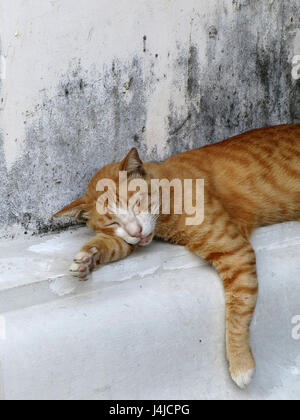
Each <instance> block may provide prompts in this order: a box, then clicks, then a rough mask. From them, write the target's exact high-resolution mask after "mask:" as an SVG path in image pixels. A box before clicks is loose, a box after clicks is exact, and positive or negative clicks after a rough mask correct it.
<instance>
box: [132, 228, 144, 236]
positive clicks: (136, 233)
mask: <svg viewBox="0 0 300 420" xmlns="http://www.w3.org/2000/svg"><path fill="white" fill-rule="evenodd" d="M142 231H143V228H142V226H137V228H136V230H135V232H134V234H133V235H132V236H133V237H134V238H140V237H141V236H142Z"/></svg>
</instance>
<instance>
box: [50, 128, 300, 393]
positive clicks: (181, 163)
mask: <svg viewBox="0 0 300 420" xmlns="http://www.w3.org/2000/svg"><path fill="white" fill-rule="evenodd" d="M120 171H126V172H127V173H128V178H129V179H130V180H132V179H134V180H135V179H137V180H139V179H142V180H144V181H145V182H146V183H147V184H148V185H150V183H151V180H152V179H159V180H162V179H167V180H169V181H171V180H173V179H180V180H182V181H184V179H193V180H196V179H204V208H205V214H204V221H203V222H202V224H201V225H195V226H188V225H187V224H186V216H187V215H186V214H185V213H184V211H183V214H175V213H176V212H175V211H174V205H173V204H172V202H173V198H174V190H173V189H172V190H171V209H170V212H169V214H162V213H159V214H153V212H150V207H149V211H148V212H143V213H142V214H141V213H140V212H138V205H139V200H140V199H141V197H139V194H138V193H137V198H134V200H131V201H130V198H132V197H134V196H133V195H132V194H133V193H132V192H129V193H128V194H129V195H128V203H129V202H130V204H129V205H128V208H126V206H125V207H124V209H126V210H125V211H123V212H118V211H117V210H116V207H114V208H112V207H110V208H108V212H107V214H100V213H99V211H98V210H97V204H96V203H97V200H98V198H99V196H100V194H101V192H99V191H97V189H98V188H97V184H98V182H99V180H102V179H104V178H106V179H111V180H113V181H114V182H115V183H116V184H117V186H119V187H120V185H118V183H119V172H120ZM149 195H151V193H149ZM149 198H150V199H151V197H149ZM116 199H117V201H118V204H119V207H122V205H124V203H123V204H122V202H121V201H122V200H121V199H120V197H119V196H118V195H117V197H116ZM159 200H161V195H160V196H159ZM125 204H126V205H127V203H125ZM156 205H157V207H158V209H159V210H161V203H160V201H159V202H158V203H156ZM62 216H66V217H74V218H77V219H78V220H80V221H85V222H86V223H87V225H88V226H90V227H91V228H92V229H93V230H94V231H95V232H96V236H95V237H93V238H92V239H91V240H90V241H89V242H88V243H87V244H85V246H84V247H83V248H82V249H81V251H80V252H79V254H78V255H77V256H76V257H75V259H74V263H73V264H72V266H71V271H72V273H73V275H74V276H77V277H79V278H80V279H82V280H85V279H87V277H88V275H89V273H90V272H91V271H92V270H93V269H95V268H96V267H97V266H100V265H101V264H104V263H108V262H112V261H117V260H119V259H121V258H124V257H126V256H128V255H129V254H131V253H132V252H133V251H134V250H135V249H136V247H137V246H146V245H149V244H150V243H151V241H152V239H153V237H159V238H162V239H164V240H166V241H170V242H172V243H175V244H179V245H183V246H185V247H187V249H189V250H190V251H191V252H193V253H195V254H197V255H198V256H199V257H202V258H204V259H206V260H207V261H209V262H211V263H212V264H213V265H214V267H215V268H216V269H217V270H218V272H219V274H220V277H221V279H222V281H223V284H224V289H225V297H226V348H227V358H228V361H229V367H230V373H231V376H232V379H233V380H234V381H235V383H236V384H237V385H238V386H239V387H241V388H245V387H246V386H247V385H248V384H249V383H250V382H251V380H252V377H253V375H254V372H255V361H254V358H253V355H252V352H251V348H250V333H249V327H250V323H251V319H252V316H253V312H254V309H255V305H256V300H257V292H258V283H257V275H256V260H255V253H254V250H253V248H252V246H251V243H250V241H249V237H250V235H251V233H252V231H253V229H254V228H256V227H259V226H262V225H269V224H273V223H278V222H284V221H292V220H300V124H296V125H286V126H278V127H270V128H263V129H259V130H254V131H250V132H248V133H245V134H242V135H239V136H236V137H233V138H232V139H229V140H226V141H223V142H221V143H217V144H214V145H210V146H205V147H202V148H200V149H196V150H191V151H188V152H185V153H182V154H179V155H176V156H173V157H171V158H169V159H167V160H166V161H164V162H163V163H143V162H142V161H141V159H140V157H139V154H138V152H137V150H136V149H133V150H131V152H130V153H129V154H128V155H127V156H126V158H125V159H124V160H123V161H122V162H114V163H111V164H110V165H107V166H105V167H104V168H102V169H101V170H100V171H99V172H98V173H97V174H96V175H95V176H94V178H93V179H92V181H91V182H90V184H89V187H88V190H87V192H86V194H85V195H84V196H83V197H81V198H79V199H78V200H76V201H75V202H73V203H72V204H70V205H68V206H67V207H65V208H64V209H63V210H61V211H60V212H58V213H57V214H56V215H55V217H62Z"/></svg>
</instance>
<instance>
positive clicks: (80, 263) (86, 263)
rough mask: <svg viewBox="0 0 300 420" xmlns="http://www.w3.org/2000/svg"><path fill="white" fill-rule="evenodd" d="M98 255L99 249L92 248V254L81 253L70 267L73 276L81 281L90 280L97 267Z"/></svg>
mask: <svg viewBox="0 0 300 420" xmlns="http://www.w3.org/2000/svg"><path fill="white" fill-rule="evenodd" d="M97 254H98V250H97V248H92V249H91V250H90V252H79V253H78V254H77V255H76V257H75V258H74V262H73V264H72V265H71V267H70V272H71V274H72V276H74V277H78V278H79V279H80V280H81V281H86V280H88V277H89V275H90V274H91V272H92V271H93V270H94V268H95V267H96V265H97Z"/></svg>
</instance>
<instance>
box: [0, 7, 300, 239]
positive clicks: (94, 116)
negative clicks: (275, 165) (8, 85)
mask: <svg viewBox="0 0 300 420" xmlns="http://www.w3.org/2000/svg"><path fill="white" fill-rule="evenodd" d="M283 3H284V4H283ZM232 4H233V12H231V13H229V12H228V11H227V10H225V9H222V7H220V8H218V9H216V14H215V17H214V18H213V19H212V21H207V23H206V24H207V28H206V33H207V39H206V40H204V41H203V42H202V41H201V45H200V44H199V41H198V40H197V16H195V18H194V26H193V27H191V37H190V44H189V47H188V48H186V47H182V46H180V45H178V51H177V57H175V58H174V56H173V57H169V60H170V67H171V68H172V72H171V73H170V75H169V74H168V73H167V74H164V75H161V77H164V78H169V77H174V80H172V81H171V88H172V83H173V84H174V86H175V84H176V83H177V79H178V78H179V76H180V77H184V80H185V92H184V97H185V109H184V110H183V111H182V112H181V114H180V115H178V110H177V105H176V103H175V101H172V100H171V101H170V103H169V115H168V118H167V121H168V133H169V134H168V138H167V139H162V141H164V142H165V144H166V148H165V152H164V154H165V156H158V155H157V153H156V152H155V150H152V151H149V150H148V148H147V144H146V126H147V124H146V121H147V95H149V92H152V90H153V89H154V88H155V85H156V83H158V81H157V79H156V76H155V75H154V71H153V69H154V66H155V63H156V62H157V61H158V60H159V59H160V56H159V55H158V54H157V52H156V51H152V52H151V51H150V50H149V44H148V42H147V40H148V39H149V37H150V36H151V34H147V35H145V36H144V37H141V41H142V42H141V51H140V52H139V54H138V53H137V56H136V57H133V58H132V60H131V62H130V63H127V64H124V63H122V62H120V61H119V60H118V59H117V58H116V59H115V60H113V62H112V63H111V64H108V65H107V67H106V68H105V69H104V70H103V71H101V72H100V71H99V69H95V68H91V69H88V70H87V69H83V68H82V66H81V64H80V62H75V63H74V62H73V63H71V64H70V70H69V72H68V73H67V74H65V75H62V77H61V82H60V84H59V86H57V92H56V94H55V95H54V96H52V97H48V96H47V91H46V92H45V93H44V97H43V98H42V99H43V100H41V102H40V103H39V104H38V105H37V106H36V109H35V111H34V116H33V117H32V118H31V119H28V120H27V121H26V127H27V132H26V139H25V145H24V150H25V151H26V152H25V154H24V155H23V156H22V157H21V158H20V159H19V160H18V161H16V162H15V164H14V165H13V167H12V168H11V169H10V170H9V172H8V171H7V169H6V166H5V159H4V152H3V136H2V137H1V135H0V157H1V160H0V178H1V184H0V194H1V203H0V210H1V211H0V230H2V231H4V230H5V227H6V226H7V225H9V224H13V223H19V224H21V225H22V226H23V228H24V233H25V232H34V233H41V232H47V231H51V230H57V229H61V228H64V227H68V226H70V225H72V222H67V221H64V220H62V221H53V220H52V219H51V215H52V214H53V213H54V212H56V211H58V210H59V209H60V208H61V207H63V206H64V205H66V204H68V203H69V202H70V201H71V200H73V199H76V198H77V197H78V196H79V195H80V194H82V193H83V192H84V191H85V189H86V187H87V185H88V182H89V180H90V178H91V177H92V175H93V174H94V173H95V172H96V171H97V170H98V169H99V168H100V167H102V166H103V165H105V164H107V163H109V162H111V161H113V160H120V159H122V158H123V156H124V155H125V154H126V153H127V152H128V150H129V149H130V148H131V147H133V146H135V147H138V148H139V150H140V151H141V155H142V156H143V158H144V159H161V158H163V157H167V156H168V155H171V154H173V153H178V152H182V151H184V150H187V149H189V148H192V147H200V146H202V145H205V144H211V143H214V142H217V141H220V140H223V139H225V138H227V137H230V136H232V135H235V134H238V133H240V132H243V131H247V130H250V129H253V128H258V127H262V126H266V125H274V124H281V123H292V122H296V121H300V82H299V81H298V82H297V81H295V80H293V79H292V77H291V61H292V58H293V54H294V51H293V45H294V39H295V33H296V32H295V31H296V29H297V25H299V22H297V20H294V19H293V21H292V20H291V16H297V14H298V12H299V10H298V9H299V8H298V1H290V2H279V1H278V2H277V1H275V2H273V3H272V4H271V3H270V4H269V3H268V2H265V1H264V0H254V1H253V2H252V1H251V2H250V1H248V0H233V2H232ZM232 13H233V15H232ZM200 24H201V25H203V23H199V25H200ZM299 28H300V26H299ZM193 31H194V33H193ZM202 44H203V45H202ZM151 54H152V55H151ZM150 55H151V56H150ZM203 55H205V57H206V60H205V61H204V62H203V60H201V57H203ZM149 57H150V58H149ZM146 59H147V60H150V61H151V60H152V61H151V65H150V66H148V67H146V68H149V69H150V70H149V74H147V73H145V66H144V64H145V61H144V60H146ZM171 60H173V61H171ZM172 75H173V76H172ZM145 83H146V86H145ZM0 88H1V86H0Z"/></svg>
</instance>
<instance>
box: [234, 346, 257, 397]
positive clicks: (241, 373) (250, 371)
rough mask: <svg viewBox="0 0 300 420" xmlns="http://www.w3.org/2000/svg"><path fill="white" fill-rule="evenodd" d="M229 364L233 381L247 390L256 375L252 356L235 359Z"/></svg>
mask: <svg viewBox="0 0 300 420" xmlns="http://www.w3.org/2000/svg"><path fill="white" fill-rule="evenodd" d="M229 364H230V374H231V377H232V380H233V381H234V382H235V383H236V385H237V386H238V387H239V388H241V389H245V388H247V386H248V385H250V383H251V382H252V379H253V377H254V374H255V361H254V358H253V356H252V354H251V353H250V354H247V355H244V356H241V357H235V358H233V359H232V360H231V362H229Z"/></svg>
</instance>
